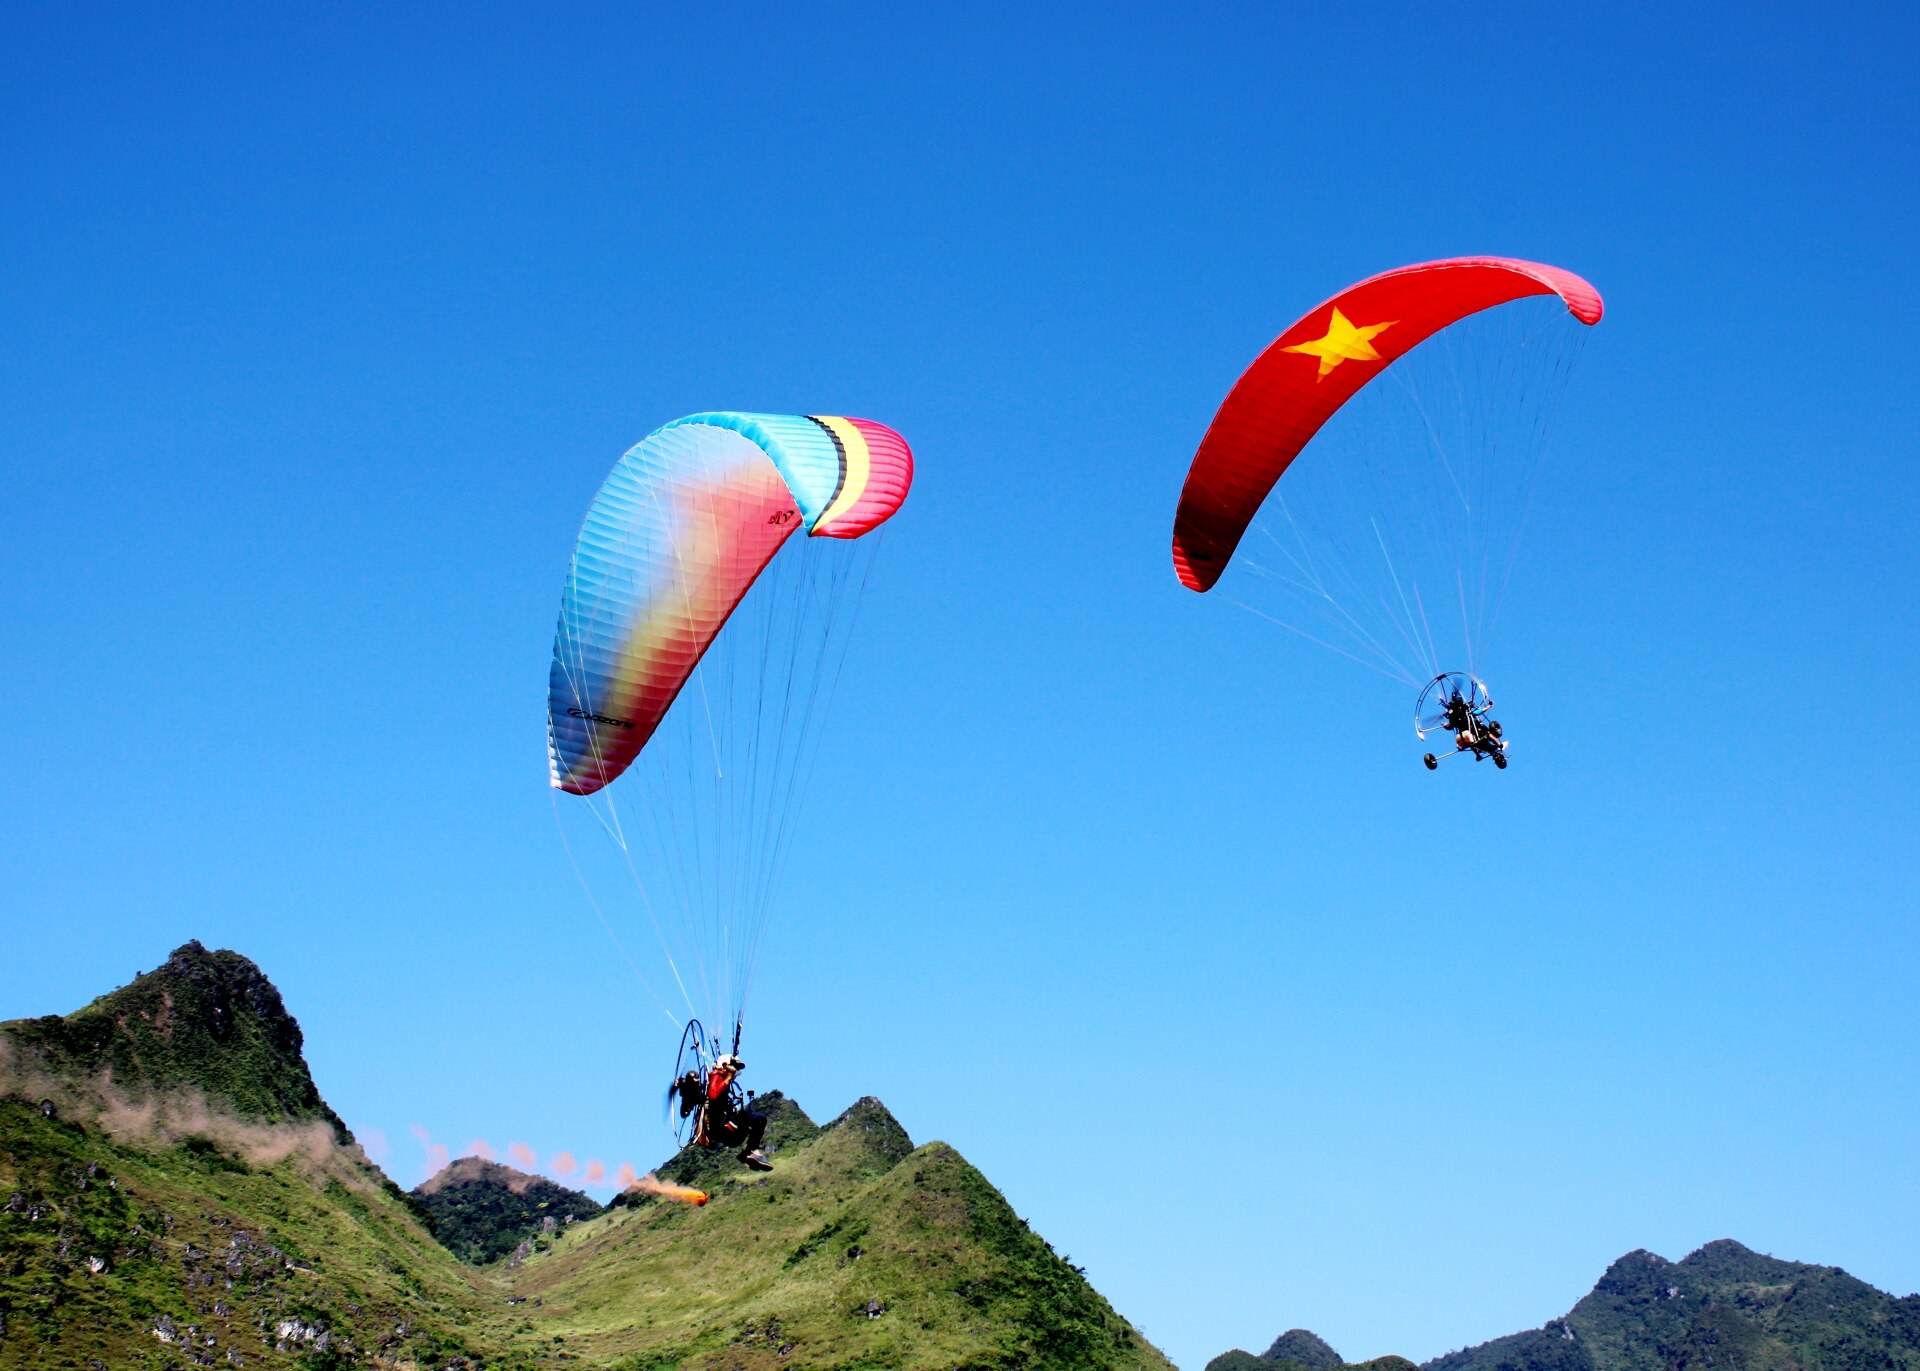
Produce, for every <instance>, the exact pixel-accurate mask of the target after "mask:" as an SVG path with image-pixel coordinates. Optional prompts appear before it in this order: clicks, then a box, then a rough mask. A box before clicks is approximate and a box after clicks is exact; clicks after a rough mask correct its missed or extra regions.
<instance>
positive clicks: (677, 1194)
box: [627, 1171, 707, 1205]
mask: <svg viewBox="0 0 1920 1371" xmlns="http://www.w3.org/2000/svg"><path fill="white" fill-rule="evenodd" d="M627 1188H628V1189H629V1190H638V1191H640V1192H641V1193H642V1194H646V1195H657V1196H658V1197H659V1198H661V1199H663V1200H677V1201H679V1202H680V1203H681V1204H691V1205H702V1204H705V1203H706V1202H707V1192H706V1191H704V1190H694V1189H692V1188H690V1187H688V1186H684V1185H674V1184H672V1183H671V1182H668V1181H663V1180H661V1179H660V1178H659V1177H658V1176H656V1175H654V1174H653V1172H651V1171H649V1172H647V1174H646V1175H644V1176H642V1177H640V1178H639V1179H638V1180H636V1181H634V1183H633V1184H632V1185H630V1186H628V1187H627Z"/></svg>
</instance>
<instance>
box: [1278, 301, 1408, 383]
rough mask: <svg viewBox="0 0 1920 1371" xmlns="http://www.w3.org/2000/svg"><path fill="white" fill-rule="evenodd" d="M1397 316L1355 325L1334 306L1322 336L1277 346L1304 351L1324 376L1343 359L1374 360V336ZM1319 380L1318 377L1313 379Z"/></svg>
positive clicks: (1381, 331) (1375, 354)
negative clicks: (1377, 321) (1316, 362)
mask: <svg viewBox="0 0 1920 1371" xmlns="http://www.w3.org/2000/svg"><path fill="white" fill-rule="evenodd" d="M1399 322H1400V321H1399V320H1398V319H1389V320H1387V322H1386V323H1384V324H1367V325H1366V326H1364V327H1362V328H1355V327H1354V326H1353V324H1352V323H1350V322H1349V321H1348V319H1347V316H1346V315H1344V314H1342V313H1341V312H1340V307H1339V306H1338V305H1335V306H1334V309H1333V318H1331V319H1329V320H1328V321H1327V333H1326V336H1325V337H1324V338H1316V339H1314V340H1313V341H1312V342H1311V343H1295V344H1294V345H1293V346H1292V347H1287V348H1282V349H1280V350H1281V351H1282V352H1304V353H1306V354H1307V355H1308V356H1309V357H1318V358H1319V359H1320V376H1325V375H1326V374H1327V373H1328V372H1330V371H1332V370H1333V369H1334V368H1335V367H1337V366H1339V365H1340V364H1341V363H1342V362H1349V361H1351V362H1377V361H1379V360H1380V354H1379V353H1377V352H1375V351H1374V350H1373V341H1372V340H1373V339H1374V338H1375V337H1376V336H1378V335H1379V334H1382V333H1385V332H1386V331H1387V330H1388V329H1390V328H1392V327H1393V326H1394V325H1395V324H1397V323H1399ZM1315 379H1316V380H1317V379H1319V378H1318V377H1316V378H1315Z"/></svg>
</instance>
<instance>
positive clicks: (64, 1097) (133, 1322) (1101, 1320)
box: [0, 943, 1170, 1371]
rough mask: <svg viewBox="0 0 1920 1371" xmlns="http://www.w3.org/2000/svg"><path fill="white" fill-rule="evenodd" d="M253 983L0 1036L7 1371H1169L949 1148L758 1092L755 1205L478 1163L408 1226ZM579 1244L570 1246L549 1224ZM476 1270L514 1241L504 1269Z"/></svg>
mask: <svg viewBox="0 0 1920 1371" xmlns="http://www.w3.org/2000/svg"><path fill="white" fill-rule="evenodd" d="M301 1047H302V1038H301V1033H300V1028H299V1025H298V1024H297V1023H296V1022H295V1021H294V1019H293V1017H292V1015H291V1014H289V1013H288V1012H287V1010H286V1007H285V1005H284V1004H283V1003H282V1001H281V998H280V995H279V992H278V991H277V990H275V989H274V987H273V986H272V984H271V982H269V981H268V980H267V978H266V977H265V976H264V975H263V974H262V973H261V972H260V970H259V968H257V967H256V966H254V964H253V963H252V962H250V961H248V960H247V959H246V958H245V957H242V956H240V955H239V954H237V953H233V952H227V951H220V952H209V951H208V950H207V949H206V948H204V947H202V946H201V945H200V944H198V943H188V944H186V945H185V946H183V947H181V948H180V949H178V950H177V951H176V952H175V953H174V954H173V955H172V956H171V957H170V958H169V959H168V960H167V961H166V962H165V963H164V964H163V965H162V966H160V967H159V968H157V969H156V970H154V971H151V972H148V973H145V974H143V975H141V976H139V977H136V978H135V980H134V981H133V982H132V983H131V984H129V985H128V986H125V987H122V988H121V989H120V990H116V991H113V992H111V993H110V994H107V995H104V996H102V997H100V998H99V999H97V1000H95V1001H93V1002H92V1003H91V1004H89V1005H87V1006H85V1007H83V1008H82V1009H80V1010H77V1011H75V1012H74V1013H72V1014H67V1015H49V1016H45V1017H42V1018H38V1019H25V1020H21V1019H16V1020H11V1021H8V1022H5V1023H0V1371H14V1368H28V1367H31V1368H34V1371H42V1369H43V1368H44V1369H45V1371H99V1368H101V1367H110V1368H113V1371H121V1368H134V1369H135V1371H187V1368H188V1367H190V1366H215V1365H221V1366H245V1367H247V1368H275V1369H276V1371H277V1369H279V1368H287V1369H288V1371H293V1369H294V1368H298V1369H299V1371H338V1369H339V1368H347V1367H367V1368H376V1367H377V1368H382V1371H387V1369H388V1368H392V1369H393V1371H418V1369H421V1368H433V1369H434V1371H480V1368H485V1371H536V1368H540V1369H541V1371H545V1368H549V1367H555V1368H557V1367H561V1366H563V1365H564V1366H565V1367H569V1368H579V1371H594V1369H595V1368H602V1369H604V1371H668V1369H669V1368H685V1371H772V1369H773V1368H782V1371H784V1369H785V1368H794V1369H795V1371H801V1369H805V1371H828V1369H829V1368H846V1371H853V1369H854V1368H866V1369H867V1371H878V1369H879V1368H889V1371H936V1369H937V1371H949V1369H950V1368H956V1367H958V1368H966V1371H1015V1368H1020V1369H1021V1371H1083V1369H1084V1371H1169V1366H1170V1364H1169V1363H1168V1362H1167V1361H1166V1359H1165V1358H1164V1357H1162V1356H1161V1355H1160V1354H1159V1353H1158V1352H1157V1351H1156V1350H1155V1349H1154V1348H1153V1347H1152V1346H1151V1345H1150V1344H1148V1343H1147V1342H1146V1341H1145V1340H1144V1339H1143V1338H1141V1337H1140V1335H1139V1334H1138V1332H1137V1331H1136V1330H1134V1329H1133V1328H1132V1327H1131V1326H1130V1325H1129V1324H1128V1323H1127V1321H1126V1320H1125V1319H1123V1318H1121V1317H1120V1316H1119V1315H1118V1314H1117V1313H1115V1312H1114V1310H1113V1309H1112V1307H1111V1306H1110V1305H1108V1303H1107V1302H1106V1300H1104V1299H1103V1298H1102V1297H1101V1296H1100V1295H1099V1293H1098V1292H1096V1291H1095V1290H1094V1289H1093V1288H1092V1287H1091V1286H1089V1285H1088V1284H1087V1282H1086V1280H1085V1278H1084V1277H1083V1276H1082V1275H1081V1273H1080V1272H1079V1271H1078V1270H1077V1269H1076V1268H1074V1267H1072V1266H1071V1265H1069V1264H1068V1263H1067V1262H1066V1261H1065V1260H1064V1259H1063V1258H1061V1257H1060V1256H1058V1255H1056V1254H1055V1253H1054V1251H1053V1250H1052V1248H1051V1247H1050V1246H1049V1245H1048V1244H1047V1243H1046V1242H1045V1240H1044V1239H1042V1238H1041V1237H1040V1236H1039V1235H1038V1234H1035V1233H1034V1232H1032V1230H1031V1229H1030V1228H1029V1227H1028V1226H1027V1224H1026V1222H1025V1221H1024V1220H1022V1219H1020V1218H1019V1217H1018V1216H1017V1215H1016V1214H1015V1213H1014V1212H1013V1210H1012V1209H1011V1207H1009V1206H1008V1204H1007V1202H1006V1200H1005V1199H1004V1197H1002V1196H1001V1195H1000V1193H999V1192H998V1191H997V1190H995V1189H994V1187H993V1186H992V1185H991V1184H990V1183H989V1182H988V1181H987V1179H986V1178H985V1177H984V1176H982V1175H981V1174H980V1173H979V1172H978V1171H976V1170H975V1169H974V1168H973V1167H971V1166H969V1165H968V1164H967V1163H966V1161H965V1160H964V1159H963V1158H961V1157H960V1155H959V1154H958V1153H957V1152H955V1151H954V1150H953V1149H952V1148H950V1147H948V1146H946V1145H945V1144H943V1143H937V1142H936V1143H927V1144H924V1145H922V1146H920V1147H915V1146H914V1144H913V1142H912V1140H911V1139H910V1138H909V1137H908V1135H907V1132H906V1130H905V1129H904V1128H903V1127H901V1125H900V1123H899V1122H898V1120H896V1119H895V1118H894V1117H893V1115H892V1114H890V1113H889V1112H888V1111H887V1109H886V1107H885V1106H884V1105H882V1104H881V1103H880V1102H879V1101H878V1100H876V1099H872V1098H865V1099H861V1100H859V1101H856V1102H855V1103H854V1104H853V1105H852V1106H850V1107H849V1108H848V1109H847V1110H845V1111H844V1112H843V1113H841V1114H840V1115H839V1116H838V1117H837V1118H835V1119H834V1120H833V1121H832V1122H831V1123H829V1124H828V1125H826V1126H825V1127H824V1128H823V1127H819V1126H817V1125H815V1124H814V1123H813V1121H812V1120H811V1119H809V1118H808V1117H807V1115H806V1113H805V1111H804V1110H802V1109H801V1108H800V1107H799V1105H798V1104H797V1103H795V1102H794V1101H792V1100H789V1099H787V1098H786V1097H785V1096H784V1095H781V1094H780V1093H779V1092H777V1091H769V1092H768V1093H767V1094H765V1095H763V1096H761V1097H760V1098H759V1101H758V1103H759V1106H760V1107H761V1108H762V1109H763V1110H765V1111H766V1112H767V1113H768V1114H769V1116H770V1118H771V1119H772V1125H771V1127H770V1128H769V1131H768V1143H769V1148H770V1150H771V1151H772V1153H773V1155H774V1159H775V1168H774V1171H773V1172H772V1173H771V1174H767V1175H758V1174H755V1173H753V1172H750V1171H747V1170H746V1169H744V1168H743V1167H741V1166H740V1165H739V1163H738V1161H737V1159H735V1158H734V1157H732V1156H731V1155H730V1154H725V1153H706V1152H699V1151H682V1152H681V1153H680V1154H678V1155H676V1156H675V1157H673V1158H672V1159H670V1160H669V1161H668V1162H667V1163H665V1164H664V1165H663V1166H662V1168H661V1171H662V1173H663V1174H664V1175H666V1176H668V1177H670V1178H673V1179H678V1180H681V1181H683V1182H689V1183H692V1184H694V1185H697V1186H698V1187H699V1188H701V1189H704V1190H707V1191H709V1192H710V1193H711V1196H712V1199H711V1202H710V1203H709V1204H708V1205H706V1206H705V1207H701V1208H694V1207H691V1206H686V1205H680V1204H671V1203H662V1202H657V1201H655V1200H653V1199H650V1198H645V1197H635V1198H630V1200H629V1202H627V1203H622V1204H619V1205H617V1206H613V1207H609V1208H607V1209H605V1210H601V1209H600V1207H599V1206H597V1205H595V1204H594V1203H593V1201H592V1200H591V1199H590V1198H589V1197H586V1196H584V1195H580V1194H579V1193H578V1192H574V1191H568V1190H567V1189H566V1188H565V1187H563V1186H558V1185H554V1184H553V1183H552V1182H550V1181H546V1180H544V1179H543V1178H539V1177H528V1176H526V1175H525V1173H521V1172H516V1171H514V1170H512V1169H511V1168H507V1167H499V1166H496V1165H495V1164H492V1163H489V1162H485V1161H483V1160H481V1159H478V1158H468V1159H463V1160H462V1161H461V1162H459V1163H456V1164H455V1165H454V1166H453V1167H450V1168H448V1169H447V1170H445V1171H443V1172H442V1173H441V1175H440V1176H439V1177H437V1178H436V1180H435V1181H434V1182H430V1183H428V1184H426V1185H423V1186H421V1187H420V1188H419V1191H418V1192H417V1193H415V1194H412V1195H408V1194H405V1193H403V1192H401V1191H399V1190H398V1189H397V1187H395V1186H394V1185H393V1183H392V1182H391V1181H390V1180H388V1179H387V1177H386V1176H385V1175H384V1174H382V1173H381V1172H380V1171H379V1169H378V1168H376V1167H375V1166H373V1164H372V1163H371V1162H370V1161H368V1159H367V1158H366V1156H365V1154H364V1153H363V1152H362V1151H361V1150H360V1148H359V1147H358V1146H357V1145H356V1144H355V1143H354V1142H353V1139H352V1135H351V1134H350V1133H349V1132H348V1131H347V1129H346V1128H345V1126H344V1125H343V1124H342V1123H341V1122H340V1120H339V1118H338V1117H337V1116H336V1115H335V1114H334V1113H333V1111H332V1110H331V1109H329V1108H328V1107H327V1105H326V1103H325V1101H324V1100H323V1099H322V1098H321V1096H320V1093H319V1091H318V1089H317V1088H316V1087H315V1085H314V1082H313V1078H312V1075H311V1073H310V1072H309V1071H308V1069H307V1066H306V1062H305V1060H304V1059H303V1057H302V1056H301ZM569 1214H572V1215H573V1217H574V1222H572V1223H567V1222H566V1218H567V1216H568V1215H569ZM436 1228H439V1229H441V1230H442V1238H444V1240H445V1243H452V1244H455V1245H464V1247H465V1251H466V1254H467V1255H469V1256H474V1257H478V1258H480V1259H482V1260H484V1259H485V1257H486V1256H487V1255H488V1254H489V1253H493V1252H497V1251H498V1246H499V1244H498V1236H499V1235H500V1234H503V1233H506V1232H509V1231H511V1232H514V1233H519V1234H528V1233H531V1234H532V1238H531V1240H530V1241H516V1243H515V1245H514V1248H513V1257H511V1258H509V1259H508V1260H505V1261H501V1260H494V1261H492V1262H491V1263H489V1264H485V1265H473V1264H469V1263H465V1262H462V1261H460V1260H458V1259H457V1258H456V1256H455V1254H454V1252H453V1251H450V1250H449V1247H448V1246H447V1245H445V1243H443V1241H441V1240H437V1239H436V1237H435V1229H436Z"/></svg>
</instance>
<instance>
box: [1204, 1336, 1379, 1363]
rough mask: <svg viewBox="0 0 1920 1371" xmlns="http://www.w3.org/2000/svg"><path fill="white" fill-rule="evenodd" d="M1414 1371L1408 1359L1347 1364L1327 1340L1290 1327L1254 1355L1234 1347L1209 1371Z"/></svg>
mask: <svg viewBox="0 0 1920 1371" xmlns="http://www.w3.org/2000/svg"><path fill="white" fill-rule="evenodd" d="M1276 1368H1285V1369H1286V1371H1362V1369H1363V1368H1364V1371H1415V1367H1414V1364H1413V1363H1412V1362H1410V1361H1408V1360H1407V1359H1406V1358H1405V1357H1375V1358H1374V1359H1373V1360H1372V1361H1363V1362H1351V1363H1349V1362H1345V1361H1342V1360H1341V1358H1340V1354H1339V1353H1338V1352H1336V1351H1334V1350H1333V1348H1332V1347H1330V1346H1328V1344H1327V1342H1326V1340H1325V1339H1323V1338H1321V1337H1319V1336H1318V1335H1317V1334H1314V1333H1309V1332H1308V1331H1307V1330H1306V1329H1304V1328H1289V1329H1288V1330H1287V1331H1286V1332H1284V1333H1282V1334H1281V1335H1280V1336H1279V1337H1277V1338H1275V1339H1274V1340H1273V1346H1271V1347H1269V1348H1268V1349H1267V1350H1266V1351H1264V1352H1262V1353H1261V1354H1260V1355H1259V1356H1257V1357H1256V1356H1254V1355H1253V1353H1251V1352H1242V1351H1241V1350H1240V1349H1239V1348H1237V1347H1236V1348H1235V1349H1234V1350H1233V1351H1231V1352H1222V1353H1221V1354H1220V1355H1219V1356H1217V1357H1215V1358H1214V1359H1213V1360H1212V1361H1210V1362H1208V1363H1207V1371H1276Z"/></svg>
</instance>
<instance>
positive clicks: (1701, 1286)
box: [1207, 1240, 1920, 1371]
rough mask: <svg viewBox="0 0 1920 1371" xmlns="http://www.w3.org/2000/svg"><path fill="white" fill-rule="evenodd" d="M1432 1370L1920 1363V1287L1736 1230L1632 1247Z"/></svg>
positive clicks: (1754, 1368) (1273, 1359)
mask: <svg viewBox="0 0 1920 1371" xmlns="http://www.w3.org/2000/svg"><path fill="white" fill-rule="evenodd" d="M1301 1333H1302V1330H1300V1329H1295V1330H1294V1331H1293V1332H1291V1333H1287V1334H1285V1335H1283V1336H1282V1337H1281V1339H1280V1340H1279V1341H1278V1342H1276V1343H1275V1344H1274V1345H1273V1347H1271V1348H1269V1349H1268V1350H1267V1352H1266V1353H1265V1354H1264V1355H1263V1356H1260V1357H1255V1356H1253V1355H1252V1354H1250V1353H1247V1352H1240V1351H1234V1352H1228V1353H1226V1354H1224V1355H1222V1356H1219V1357H1215V1358H1214V1359H1213V1360H1212V1361H1211V1362H1209V1363H1208V1364H1207V1367H1208V1371H1272V1368H1273V1367H1274V1366H1275V1364H1285V1363H1287V1362H1293V1363H1294V1364H1296V1365H1300V1366H1308V1367H1312V1366H1313V1365H1314V1363H1310V1362H1306V1361H1303V1360H1301V1359H1300V1356H1299V1352H1300V1350H1301V1349H1302V1348H1303V1347H1304V1346H1306V1344H1304V1343H1302V1342H1300V1341H1297V1337H1298V1335H1300V1334H1301ZM1305 1336H1306V1337H1307V1338H1312V1341H1313V1342H1314V1343H1318V1344H1319V1346H1320V1347H1322V1348H1326V1351H1327V1352H1328V1353H1332V1350H1333V1349H1332V1348H1328V1347H1326V1344H1325V1343H1322V1342H1320V1340H1319V1339H1318V1338H1313V1337H1312V1335H1311V1334H1306V1335H1305ZM1276 1354H1278V1355H1276ZM1382 1361H1395V1362H1397V1361H1399V1359H1398V1358H1383V1359H1382ZM1375 1365H1378V1363H1375ZM1421 1371H1920V1295H1908V1296H1906V1297H1905V1298H1901V1299H1896V1298H1895V1297H1894V1296H1892V1295H1889V1294H1886V1293H1885V1292H1883V1291H1880V1290H1876V1289H1874V1288H1873V1287H1872V1286H1870V1285H1868V1284H1867V1283H1866V1282H1865V1281H1862V1280H1858V1279H1856V1278H1855V1277H1853V1276H1849V1275H1848V1274H1847V1273H1846V1272H1845V1271H1842V1270H1841V1269H1840V1268H1839V1267H1837V1266H1810V1265H1807V1264H1806V1263H1803V1262H1789V1261H1780V1260H1777V1259H1776V1258H1773V1257H1765V1256H1761V1255H1760V1254H1759V1253H1757V1252H1753V1251H1750V1250H1749V1249H1747V1248H1745V1247H1742V1246H1741V1245H1740V1244H1739V1243H1737V1242H1732V1241H1729V1240H1722V1241H1720V1242H1711V1243H1708V1244H1707V1245H1706V1246H1705V1247H1703V1248H1701V1249H1700V1250H1699V1251H1698V1252H1695V1253H1693V1254H1692V1255H1691V1256H1689V1257H1687V1258H1685V1259H1684V1260H1681V1261H1677V1262H1670V1261H1668V1260H1667V1259H1666V1258H1664V1257H1657V1256H1655V1255H1654V1254H1653V1253H1651V1252H1646V1251H1640V1252H1629V1253H1628V1254H1627V1255H1626V1256H1624V1257H1622V1258H1620V1260H1619V1261H1617V1262H1615V1263H1614V1264H1613V1265H1612V1266H1610V1267H1608V1268H1607V1271H1606V1274H1605V1275H1603V1276H1602V1277H1601V1278H1600V1282H1599V1284H1598V1285H1596V1286H1594V1288H1593V1290H1592V1292H1591V1293H1590V1294H1588V1295H1587V1296H1586V1297H1585V1298H1584V1299H1582V1300H1581V1301H1580V1302H1579V1303H1578V1304H1576V1305H1574V1307H1573V1309H1572V1310H1571V1311H1570V1312H1569V1313H1568V1314H1567V1315H1566V1317H1564V1318H1559V1319H1554V1320H1551V1321H1550V1322H1548V1323H1547V1324H1546V1325H1545V1326H1544V1327H1542V1328H1535V1329H1530V1330H1529V1331H1527V1332H1525V1333H1513V1334H1510V1335H1508V1336H1507V1337H1504V1338H1495V1339H1494V1340H1493V1341H1492V1342H1486V1343H1481V1344H1480V1345H1479V1346H1477V1347H1467V1348H1463V1349H1461V1350H1460V1351H1458V1352H1449V1353H1448V1354H1447V1355H1446V1356H1443V1357H1436V1358H1434V1359H1433V1360H1432V1361H1429V1362H1425V1363H1423V1364H1422V1366H1421Z"/></svg>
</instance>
